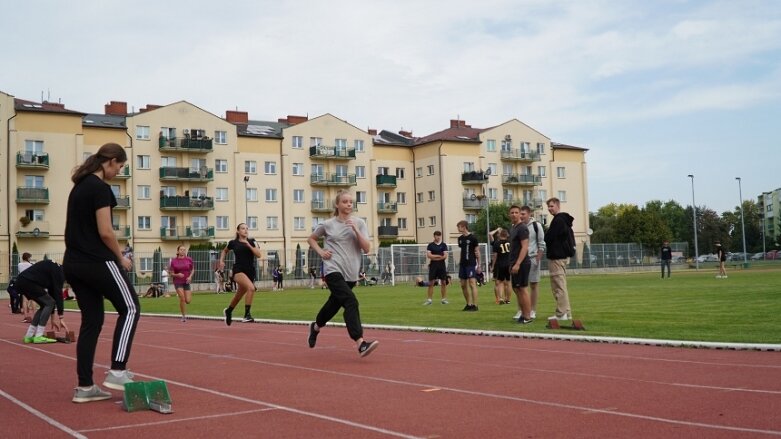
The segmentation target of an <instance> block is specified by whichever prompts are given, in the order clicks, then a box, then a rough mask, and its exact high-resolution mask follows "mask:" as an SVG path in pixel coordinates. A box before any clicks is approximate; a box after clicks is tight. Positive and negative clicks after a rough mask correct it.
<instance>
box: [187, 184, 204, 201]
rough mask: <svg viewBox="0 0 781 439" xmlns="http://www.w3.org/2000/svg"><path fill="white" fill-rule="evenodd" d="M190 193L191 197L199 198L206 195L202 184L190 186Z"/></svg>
mask: <svg viewBox="0 0 781 439" xmlns="http://www.w3.org/2000/svg"><path fill="white" fill-rule="evenodd" d="M190 195H191V196H192V197H193V198H200V197H202V196H203V197H205V196H206V188H205V187H203V186H200V187H193V188H190Z"/></svg>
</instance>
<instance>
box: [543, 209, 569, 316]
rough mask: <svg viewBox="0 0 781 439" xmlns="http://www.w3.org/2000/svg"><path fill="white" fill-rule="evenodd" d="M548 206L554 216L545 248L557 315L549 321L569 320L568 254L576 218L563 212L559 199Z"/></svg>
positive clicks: (549, 211)
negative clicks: (571, 231) (570, 233)
mask: <svg viewBox="0 0 781 439" xmlns="http://www.w3.org/2000/svg"><path fill="white" fill-rule="evenodd" d="M546 204H547V205H548V213H550V214H551V215H553V219H552V220H551V223H550V228H548V233H546V234H545V246H546V248H547V257H548V271H549V272H550V278H551V280H550V282H551V290H552V291H553V298H554V299H555V300H556V314H555V315H553V316H550V317H548V320H569V319H571V318H572V310H571V309H570V304H569V291H568V290H567V259H568V258H569V256H568V253H567V252H568V251H570V250H572V249H570V248H569V230H570V229H571V228H572V223H573V221H575V218H573V217H572V216H571V215H570V214H568V213H566V212H562V211H561V201H559V199H558V198H555V197H553V198H550V199H548V201H547V202H546Z"/></svg>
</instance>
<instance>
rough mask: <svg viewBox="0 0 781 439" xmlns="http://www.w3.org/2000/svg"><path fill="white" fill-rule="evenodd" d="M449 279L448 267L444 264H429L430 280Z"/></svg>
mask: <svg viewBox="0 0 781 439" xmlns="http://www.w3.org/2000/svg"><path fill="white" fill-rule="evenodd" d="M434 279H439V280H443V281H444V280H447V268H445V267H444V266H441V265H440V266H436V265H433V264H429V266H428V280H434Z"/></svg>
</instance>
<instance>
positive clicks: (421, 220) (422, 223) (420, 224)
mask: <svg viewBox="0 0 781 439" xmlns="http://www.w3.org/2000/svg"><path fill="white" fill-rule="evenodd" d="M418 227H426V218H423V217H420V218H418Z"/></svg>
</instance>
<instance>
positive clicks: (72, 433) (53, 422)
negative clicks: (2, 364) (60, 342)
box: [0, 340, 87, 439]
mask: <svg viewBox="0 0 781 439" xmlns="http://www.w3.org/2000/svg"><path fill="white" fill-rule="evenodd" d="M2 341H5V340H2ZM44 352H45V351H44ZM0 396H2V397H3V398H5V399H7V400H8V401H10V402H11V403H12V404H16V405H17V406H19V407H21V408H22V409H24V410H26V411H27V412H28V413H30V414H31V415H33V416H35V417H37V418H40V419H43V420H44V421H45V422H46V423H47V424H49V425H51V426H52V427H54V428H56V429H58V430H60V431H62V432H63V433H66V434H68V435H70V436H72V437H75V438H79V439H87V436H84V435H83V434H81V433H79V432H78V431H76V430H73V429H71V428H70V427H68V426H67V425H64V424H62V423H60V422H59V421H57V420H56V419H53V418H51V417H49V416H47V415H46V414H44V413H43V412H41V411H39V410H37V409H35V408H33V407H30V406H29V405H27V404H25V403H24V402H23V401H20V400H18V399H16V398H14V397H13V395H9V394H8V393H6V392H4V391H3V389H0Z"/></svg>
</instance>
